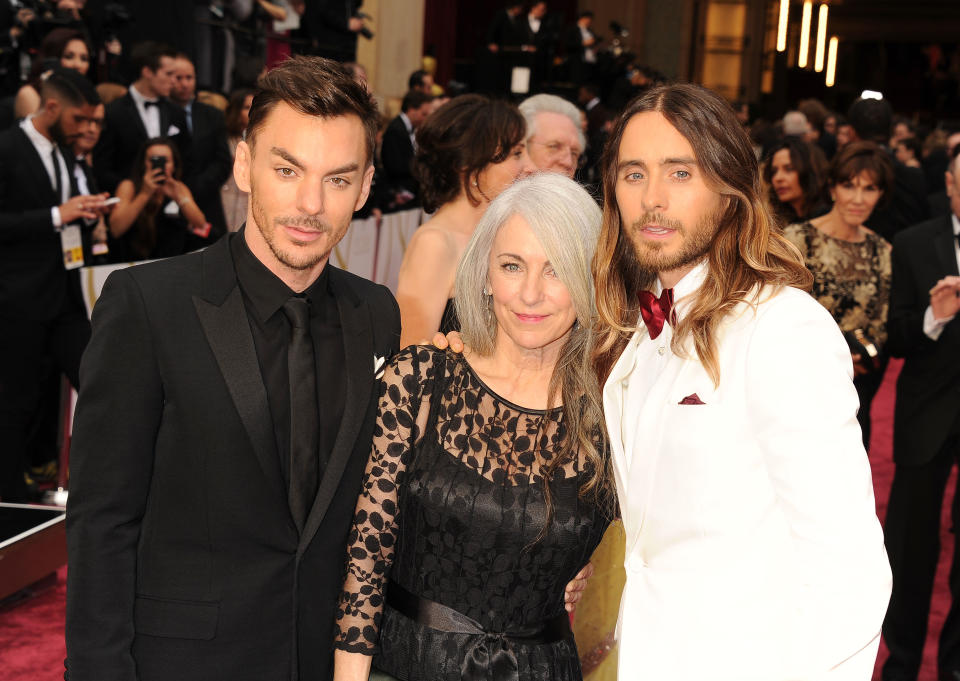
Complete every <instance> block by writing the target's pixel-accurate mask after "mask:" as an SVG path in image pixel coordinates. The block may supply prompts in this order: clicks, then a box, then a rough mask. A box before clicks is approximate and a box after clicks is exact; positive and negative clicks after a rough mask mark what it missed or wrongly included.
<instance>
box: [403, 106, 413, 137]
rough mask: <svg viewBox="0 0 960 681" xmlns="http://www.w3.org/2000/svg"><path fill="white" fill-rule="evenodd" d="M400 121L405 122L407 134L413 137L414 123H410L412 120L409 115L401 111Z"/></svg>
mask: <svg viewBox="0 0 960 681" xmlns="http://www.w3.org/2000/svg"><path fill="white" fill-rule="evenodd" d="M400 120H401V121H403V125H404V127H406V129H407V134H408V135H412V134H413V123H411V122H410V118H409V117H408V116H407V114H405V113H403V112H402V111H401V112H400Z"/></svg>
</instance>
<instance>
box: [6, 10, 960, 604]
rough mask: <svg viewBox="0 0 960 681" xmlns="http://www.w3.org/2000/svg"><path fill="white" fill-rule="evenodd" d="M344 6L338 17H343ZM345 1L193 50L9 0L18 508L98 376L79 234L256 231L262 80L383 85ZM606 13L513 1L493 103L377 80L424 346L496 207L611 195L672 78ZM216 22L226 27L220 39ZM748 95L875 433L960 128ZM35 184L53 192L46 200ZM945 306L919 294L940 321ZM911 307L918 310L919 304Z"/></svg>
mask: <svg viewBox="0 0 960 681" xmlns="http://www.w3.org/2000/svg"><path fill="white" fill-rule="evenodd" d="M329 5H337V7H338V11H337V12H328V11H326V10H327V9H329V7H328V6H329ZM343 5H344V3H343V2H340V3H324V2H303V1H297V0H274V1H268V0H257V2H250V3H246V4H244V3H232V4H231V3H225V7H224V11H225V12H227V14H229V13H230V12H233V13H234V16H233V18H232V19H230V17H229V16H228V17H227V18H225V19H224V22H225V24H224V25H230V26H232V27H233V28H232V29H231V30H225V29H224V28H223V26H216V25H213V24H209V22H208V23H207V24H204V25H203V30H199V29H198V31H197V40H198V46H202V49H198V51H197V53H196V56H195V57H193V58H192V57H191V56H188V55H187V54H185V53H184V52H181V51H178V50H177V49H174V48H172V47H169V46H168V45H166V44H164V43H163V42H159V41H146V42H139V43H136V44H122V43H121V42H120V40H119V39H118V31H119V29H120V27H122V25H123V24H124V23H125V22H129V21H130V20H131V17H129V16H127V15H126V14H125V12H124V8H123V6H122V5H112V4H110V3H107V7H106V10H103V8H101V11H99V12H98V14H97V16H96V17H95V19H96V20H95V21H94V20H93V19H90V20H88V16H87V14H86V13H85V3H84V2H83V0H60V1H59V2H52V1H51V2H32V3H22V2H16V1H14V0H0V56H2V60H0V97H2V99H0V128H2V129H3V130H4V132H3V133H2V137H0V140H3V141H2V142H0V149H2V153H3V155H2V157H0V164H2V167H3V170H2V173H0V176H2V184H0V252H4V253H5V255H2V256H0V268H2V270H3V271H2V272H0V325H2V328H3V329H4V333H3V341H2V343H0V362H2V366H0V372H2V378H3V381H4V383H5V385H4V388H3V394H2V395H0V441H2V442H3V446H4V449H5V451H6V452H7V453H6V454H4V456H3V457H2V458H3V469H2V471H0V497H2V498H3V500H4V501H7V500H10V501H25V500H28V499H32V498H34V496H32V495H34V494H35V492H36V482H37V481H38V480H40V479H43V478H49V477H50V476H52V475H54V474H55V463H54V461H53V459H54V456H53V449H54V447H53V436H54V434H55V430H56V428H55V426H54V424H55V423H56V407H57V405H58V399H57V396H58V392H59V376H60V374H61V373H64V374H66V375H67V376H68V377H69V378H70V380H71V383H73V384H74V385H76V384H77V382H78V380H79V379H78V371H77V367H78V364H79V357H80V355H81V353H82V350H83V347H84V345H85V343H86V340H87V339H88V338H89V323H88V322H86V312H85V311H84V308H83V303H82V301H81V300H79V293H78V288H77V285H76V281H75V279H76V272H75V271H74V270H73V269H72V268H71V269H68V268H69V267H71V263H67V264H66V265H64V266H61V265H62V263H64V262H66V257H67V256H66V253H67V251H68V248H67V241H66V237H65V236H64V234H65V233H66V228H67V227H69V226H73V225H76V226H78V233H79V235H80V237H81V244H82V251H83V252H82V256H79V257H76V258H74V263H73V264H75V263H76V261H80V262H82V264H86V265H90V264H99V263H107V262H117V263H122V262H131V261H138V260H145V259H153V258H162V257H168V256H174V255H179V254H182V253H186V252H189V251H192V250H196V249H199V248H202V247H204V246H207V245H209V244H211V243H212V242H213V241H215V240H216V239H218V238H219V237H220V236H222V235H223V234H225V233H226V232H227V231H233V230H237V229H238V228H239V227H240V226H241V225H242V223H243V221H244V220H245V218H246V215H247V209H248V207H247V194H246V192H245V191H244V190H243V188H242V187H240V186H238V184H237V183H236V182H235V181H234V178H233V174H232V168H233V159H234V155H235V153H236V150H237V147H238V145H240V144H242V143H243V142H242V140H243V133H244V129H245V127H246V124H247V115H248V112H249V110H250V106H251V101H252V97H253V90H252V89H251V87H252V86H253V85H254V81H255V78H256V76H257V75H258V74H259V73H261V72H262V71H263V70H264V69H266V68H269V67H270V66H271V65H272V64H275V63H278V62H279V61H280V60H282V59H284V58H286V57H287V56H289V55H290V54H291V53H298V52H299V53H310V54H316V55H320V56H325V57H330V58H333V59H336V60H339V61H342V62H344V63H346V64H347V66H348V67H349V68H351V69H352V70H353V73H354V75H355V77H356V78H357V79H358V80H361V81H362V82H364V83H365V84H366V83H367V80H366V72H365V69H364V67H363V66H362V65H361V64H358V63H356V61H355V59H356V43H357V38H358V36H363V35H365V32H369V27H368V25H367V23H365V18H364V15H363V13H362V11H361V3H360V2H359V1H358V0H354V1H353V2H347V3H346V6H347V8H348V10H349V11H348V12H347V13H344V12H342V11H340V10H342V9H343V7H341V6H343ZM592 19H593V15H592V14H591V13H590V12H584V13H582V14H580V16H579V17H578V19H577V21H576V23H575V24H572V25H567V26H564V25H563V24H562V22H560V21H557V20H556V18H555V17H554V16H553V15H552V14H550V12H549V6H548V3H547V2H533V3H508V4H507V6H506V7H505V8H504V9H503V10H502V11H501V12H499V13H498V14H497V15H496V18H495V19H494V22H493V23H492V24H491V26H490V28H489V30H488V32H487V35H486V42H485V45H484V48H483V51H484V54H483V55H482V58H481V59H480V60H479V61H478V73H482V74H485V79H478V80H477V82H475V83H473V89H474V90H475V91H477V92H482V93H484V94H478V93H477V92H474V93H467V92H465V90H466V89H467V87H466V86H465V85H464V84H463V83H460V82H452V83H448V84H439V83H436V82H434V79H433V73H431V71H430V70H427V69H424V68H423V66H424V64H418V63H414V64H410V65H409V67H410V68H409V71H410V77H409V80H408V82H407V84H406V85H407V93H406V94H405V95H404V96H403V97H402V98H400V99H399V101H395V102H391V101H386V100H385V99H384V98H383V97H381V96H379V95H378V93H376V92H370V95H371V97H373V98H375V99H376V100H377V102H378V104H379V106H380V110H381V112H382V125H381V129H380V134H379V136H378V148H377V156H376V163H375V168H376V170H375V175H374V182H373V190H372V191H371V195H370V198H369V200H368V201H367V204H366V205H365V206H364V207H363V209H362V210H361V211H360V212H359V216H360V217H368V216H373V217H379V216H380V215H382V214H383V213H387V212H391V211H398V210H409V209H423V210H424V211H426V212H428V213H432V215H433V217H432V219H431V220H430V221H429V223H427V224H426V225H425V226H424V227H422V228H421V229H420V230H418V232H417V233H416V235H415V237H414V239H413V240H412V241H411V243H410V244H409V247H408V250H407V254H406V257H405V261H404V266H403V269H402V270H401V273H400V281H399V285H398V289H397V298H398V301H399V304H400V307H401V312H402V316H403V319H404V334H405V338H404V339H403V344H404V345H405V344H407V343H408V342H414V341H417V340H420V339H421V338H425V337H427V336H428V334H429V333H431V332H433V331H436V330H438V329H442V330H449V329H453V328H457V326H458V325H457V321H456V319H455V318H452V317H451V315H453V314H454V312H453V308H452V305H451V299H452V297H453V277H454V272H455V269H456V265H457V263H458V261H459V260H460V257H461V256H462V254H463V250H464V248H465V245H466V243H467V241H468V240H469V237H470V235H471V234H472V232H473V229H474V228H475V226H476V225H477V223H478V221H479V220H480V218H481V217H482V216H483V213H484V210H485V207H486V206H487V204H488V203H489V202H490V201H491V200H492V199H493V198H495V197H496V196H497V195H498V194H499V193H500V192H501V191H503V190H504V189H505V188H506V187H507V186H509V185H510V184H511V183H512V182H513V181H514V180H516V179H517V178H520V177H523V176H524V175H528V174H531V173H533V172H536V171H538V170H539V171H544V170H546V171H554V172H560V173H563V174H565V175H567V176H569V177H573V178H575V179H576V180H577V181H579V182H580V183H581V184H582V185H584V186H586V187H587V188H588V189H589V190H590V191H591V193H592V194H593V196H594V197H595V199H596V200H597V201H598V203H602V201H603V197H602V196H601V193H600V187H601V184H602V182H601V178H600V177H599V176H598V167H599V159H600V156H601V153H602V151H603V146H604V141H605V139H606V135H607V133H608V131H609V129H610V126H611V122H612V121H613V119H614V118H615V117H616V115H617V113H618V111H619V110H620V109H621V108H622V107H623V106H624V105H625V104H626V103H627V102H628V101H630V99H632V98H633V97H634V96H636V95H637V94H640V93H642V92H643V91H644V90H645V89H646V88H648V87H650V86H651V85H653V84H656V83H658V82H661V81H662V80H663V76H662V75H661V74H659V73H657V72H656V70H655V69H653V68H651V67H649V66H645V65H642V64H639V63H637V62H636V61H631V60H627V61H624V60H622V59H620V55H619V54H618V53H616V52H615V51H613V50H610V49H608V47H603V48H602V49H601V46H600V44H599V42H598V38H597V37H596V36H595V35H594V33H593V31H592V27H591V22H592ZM211 31H214V32H218V33H217V35H218V36H220V38H219V39H218V40H210V36H211V35H212V33H211ZM225 36H228V37H225ZM161 37H162V36H161ZM484 64H487V65H488V66H489V68H485V67H484ZM434 66H435V63H434ZM518 69H520V70H521V71H520V72H521V74H522V76H523V78H522V79H526V80H527V82H526V83H525V84H524V87H521V88H520V90H521V91H522V92H521V93H518V92H517V91H516V90H517V88H516V87H512V86H515V85H516V83H515V79H516V74H517V70H518ZM556 83H561V84H562V87H552V84H556ZM511 89H512V90H513V91H511ZM491 93H493V94H491ZM734 107H735V110H736V111H737V113H738V115H739V116H740V118H741V121H742V123H743V125H744V126H745V127H746V128H747V129H748V131H749V134H750V136H751V139H752V140H753V141H754V144H755V151H756V156H757V162H758V163H760V164H762V169H763V177H764V179H765V181H766V183H767V190H768V200H769V206H770V209H771V210H772V211H773V212H774V213H775V214H776V215H777V216H778V217H779V220H780V223H781V226H782V227H783V228H784V230H785V233H786V235H787V237H788V238H789V239H790V240H791V241H792V242H793V243H794V245H795V246H796V247H797V248H798V249H799V251H800V252H801V254H802V255H803V257H804V259H805V262H806V264H807V266H808V268H809V269H810V270H811V271H812V272H813V274H814V290H813V294H814V296H815V297H816V298H817V299H818V300H820V301H821V303H823V305H824V306H825V307H827V308H828V309H829V310H830V312H831V313H832V314H833V316H834V318H835V319H836V321H837V323H838V324H839V326H840V328H841V330H842V331H843V332H844V334H845V336H846V337H847V339H848V342H849V344H850V348H851V354H852V359H853V362H854V367H855V373H856V378H855V385H856V387H857V390H858V393H859V395H860V400H861V412H860V417H861V426H862V428H863V433H864V442H865V444H867V445H869V442H870V419H869V405H870V403H871V400H872V399H873V396H874V395H875V394H876V392H877V390H878V388H879V386H880V381H881V379H882V376H883V372H884V369H885V367H886V364H887V360H888V358H889V356H890V354H891V352H890V350H889V347H888V342H889V343H890V346H892V347H893V352H895V354H897V355H899V356H907V357H908V361H909V357H910V355H911V353H912V352H914V351H915V350H916V347H917V344H918V343H920V341H916V342H913V343H912V344H911V343H904V342H903V341H902V340H900V341H899V342H897V341H896V340H895V339H892V338H890V336H891V331H890V328H889V325H888V319H889V320H891V325H896V324H900V323H901V321H898V320H899V318H898V317H897V315H898V314H900V313H898V312H897V310H896V309H894V308H896V296H897V293H896V292H895V291H894V289H896V287H897V286H898V285H899V286H900V290H901V293H902V292H903V290H904V289H905V287H906V280H907V277H908V276H909V274H910V271H909V269H906V268H908V265H907V264H903V265H902V267H903V268H905V269H903V270H902V271H901V277H903V278H902V279H901V280H900V281H899V282H897V281H895V279H896V277H897V273H896V270H897V265H896V263H897V260H898V251H897V249H898V247H899V242H900V240H899V239H898V235H899V234H901V233H902V232H905V230H908V228H910V227H911V226H913V225H916V224H918V223H923V222H924V221H926V220H928V219H930V218H941V217H943V216H948V215H950V214H951V213H952V214H953V215H958V214H960V201H958V199H957V196H958V194H960V185H958V184H957V178H958V176H960V175H958V173H957V169H956V167H955V159H956V157H957V153H958V150H960V124H958V125H954V124H952V123H951V122H949V121H943V122H938V123H937V124H936V125H935V126H934V127H929V126H928V127H923V126H919V125H917V124H916V123H915V122H914V119H912V118H911V117H910V116H909V114H910V113H911V112H909V111H900V112H895V111H893V110H892V109H891V106H890V104H889V103H888V102H887V101H885V100H882V99H859V100H857V101H856V102H854V103H853V104H852V105H851V106H850V107H849V109H848V110H847V111H843V112H834V111H830V110H828V109H827V108H826V107H825V106H824V105H823V104H822V103H821V102H819V101H817V100H813V99H807V100H804V101H800V102H797V103H796V106H795V108H794V109H793V110H790V111H788V112H786V113H785V114H784V115H783V116H782V118H780V119H778V120H768V119H752V117H751V114H750V111H751V107H750V105H749V104H748V103H745V102H736V103H734ZM18 135H19V136H20V137H18ZM18 140H19V141H18ZM18 145H19V146H18ZM31 145H32V146H31ZM34 150H35V151H36V154H35V153H34ZM41 151H42V153H41ZM37 155H39V156H40V160H41V161H42V163H38V162H36V158H37ZM51 158H52V161H51ZM21 181H23V182H26V183H27V184H30V185H43V186H46V185H47V184H49V185H50V186H51V188H52V189H53V191H50V192H31V191H28V190H27V189H26V188H25V187H26V185H21V184H18V182H21ZM108 197H115V199H116V200H115V201H111V202H108V201H107V199H108ZM28 219H29V220H30V221H31V222H30V229H31V230H32V231H29V232H28V231H27V230H26V229H24V227H23V226H24V224H26V223H25V222H24V221H25V220H28ZM904 243H906V239H904ZM891 244H893V245H891ZM903 257H907V256H903ZM891 299H893V300H894V302H893V303H891ZM927 302H928V301H926V300H921V301H920V303H922V305H920V309H921V314H922V313H923V308H924V307H926V305H927ZM920 303H918V304H920ZM931 305H932V303H931ZM907 307H908V305H907V303H905V302H903V301H901V308H902V310H901V313H902V314H907V313H906V311H905V310H906V308H907ZM942 310H946V311H947V312H949V309H948V308H947V307H944V306H943V305H942V304H941V305H939V306H938V307H937V308H936V309H935V310H934V322H937V323H939V326H936V324H934V325H933V326H930V328H931V329H933V331H932V332H930V333H928V332H927V327H926V326H925V327H924V329H925V330H924V333H925V334H926V336H927V338H929V339H934V340H935V336H936V335H937V329H939V330H940V332H942V330H943V328H944V325H945V324H946V323H947V322H949V319H952V315H951V316H949V317H948V318H946V321H944V318H943V317H942V316H941V317H938V316H937V314H938V313H939V312H940V311H942ZM910 314H913V313H912V312H911V313H910ZM943 314H946V313H943ZM11 329H17V332H16V333H13V332H11V331H10V330H11ZM954 335H955V334H954ZM898 338H901V339H902V336H899V337H898ZM923 342H926V341H923ZM785 361H789V358H785ZM953 362H954V365H956V364H957V363H960V355H955V356H954V359H953ZM897 427H898V428H900V424H898V425H897ZM940 491H941V493H942V486H941V488H940ZM934 496H936V495H934ZM893 508H894V501H891V509H893ZM891 512H894V511H893V510H891ZM892 560H893V562H894V570H895V575H896V571H897V570H898V561H897V560H895V559H893V557H892ZM901 569H902V564H901ZM918 579H920V580H921V582H922V581H923V579H926V578H925V577H919V578H918ZM930 579H932V573H931V574H930ZM894 598H895V603H896V602H897V601H896V598H897V591H896V589H895V592H894Z"/></svg>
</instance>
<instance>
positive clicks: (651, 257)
mask: <svg viewBox="0 0 960 681" xmlns="http://www.w3.org/2000/svg"><path fill="white" fill-rule="evenodd" d="M719 221H720V216H719V215H708V216H705V217H704V218H702V219H701V220H700V222H698V223H697V225H696V226H695V227H694V228H692V229H690V228H687V227H686V226H685V225H684V224H683V223H681V222H679V221H678V220H671V219H669V218H666V217H664V216H662V215H658V214H655V213H646V214H644V215H642V216H641V217H640V218H639V219H637V220H636V221H634V223H633V224H632V225H630V231H629V234H630V241H632V242H633V251H634V258H635V260H636V264H637V266H638V267H639V269H640V270H642V271H646V272H650V273H657V272H667V271H670V270H675V269H679V268H681V267H684V266H686V265H691V264H693V263H696V262H699V261H700V260H702V259H703V257H704V256H705V255H706V254H707V253H708V252H709V250H710V244H711V243H713V237H714V235H715V234H716V232H717V225H718V224H719ZM649 223H654V224H658V225H660V226H662V227H667V228H669V229H673V230H676V232H677V236H678V237H680V239H681V240H682V242H681V244H680V248H679V249H678V250H677V251H675V252H673V253H667V252H666V244H665V243H659V242H656V241H650V240H648V239H644V238H643V237H642V236H640V231H641V230H642V229H643V226H644V225H646V224H649Z"/></svg>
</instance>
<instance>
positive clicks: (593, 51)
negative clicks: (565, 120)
mask: <svg viewBox="0 0 960 681" xmlns="http://www.w3.org/2000/svg"><path fill="white" fill-rule="evenodd" d="M592 26H593V12H591V11H590V10H585V11H583V12H580V14H579V15H578V16H577V23H576V24H574V25H573V26H571V27H570V28H569V29H567V31H566V33H565V34H564V44H565V46H566V48H567V65H568V67H569V70H570V80H572V81H573V82H574V83H576V84H577V85H582V84H583V83H587V82H590V80H591V78H592V77H593V73H594V71H595V70H596V68H597V43H598V42H599V41H598V39H597V36H596V34H594V32H593V30H592Z"/></svg>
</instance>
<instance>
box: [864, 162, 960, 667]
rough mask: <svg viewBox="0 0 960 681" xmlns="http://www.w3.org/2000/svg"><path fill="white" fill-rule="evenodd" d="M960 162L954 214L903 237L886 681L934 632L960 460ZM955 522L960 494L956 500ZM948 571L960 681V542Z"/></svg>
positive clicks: (946, 663) (895, 301)
mask: <svg viewBox="0 0 960 681" xmlns="http://www.w3.org/2000/svg"><path fill="white" fill-rule="evenodd" d="M958 164H960V161H958V158H957V157H955V158H954V160H953V161H952V163H951V166H950V167H949V169H948V172H947V173H946V187H947V195H948V196H949V197H950V207H951V212H950V214H949V215H944V216H940V217H936V218H933V219H932V220H929V221H928V222H923V223H921V224H919V225H916V226H914V227H910V228H909V229H906V230H903V231H902V232H900V233H899V234H897V236H896V238H895V239H894V242H893V282H892V286H891V290H890V312H889V318H888V321H887V332H888V340H887V347H888V349H889V351H890V354H892V355H893V356H895V357H903V358H904V363H903V369H902V370H901V372H900V377H899V379H898V380H897V401H896V409H895V412H894V440H893V459H894V462H895V463H896V470H895V472H894V476H893V485H892V487H891V489H890V503H889V505H888V507H887V519H886V523H885V538H886V545H887V553H888V554H889V556H890V567H891V568H892V570H893V594H892V596H891V598H890V607H889V609H888V611H887V616H886V619H885V621H884V624H883V634H884V638H885V639H886V643H887V647H888V648H889V649H890V657H889V658H888V660H887V662H886V664H885V665H884V667H883V679H884V681H902V680H911V681H912V680H915V679H916V678H917V672H918V671H919V669H920V661H921V657H922V654H923V645H924V641H925V640H926V635H927V618H928V615H929V613H930V595H931V592H932V589H933V579H934V574H935V572H936V568H937V562H938V560H939V553H940V550H939V549H940V541H939V536H940V509H941V506H942V504H943V494H944V489H945V487H946V484H947V478H948V477H949V475H950V471H951V469H952V468H953V465H954V463H955V462H956V461H957V459H958V457H960V317H958V316H957V313H958V312H960V276H958V275H960V243H958V239H960V165H958ZM952 513H953V519H954V525H956V524H957V522H960V494H955V495H954V501H953V511H952ZM952 560H953V563H952V568H951V570H950V593H951V599H952V600H951V604H950V612H949V613H948V614H947V618H946V621H945V622H944V625H943V631H942V633H941V635H940V647H939V651H938V655H937V666H938V672H939V678H941V679H956V678H960V610H958V608H960V600H958V599H960V542H956V543H955V545H954V551H953V559H952Z"/></svg>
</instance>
